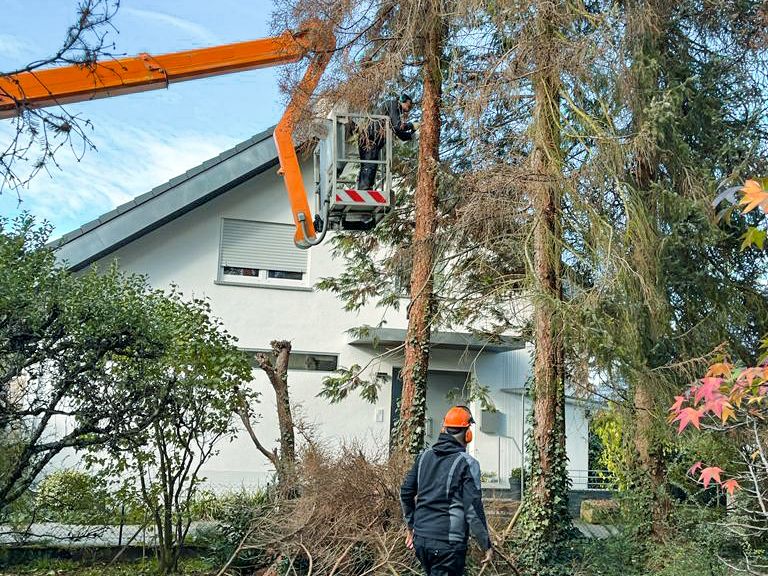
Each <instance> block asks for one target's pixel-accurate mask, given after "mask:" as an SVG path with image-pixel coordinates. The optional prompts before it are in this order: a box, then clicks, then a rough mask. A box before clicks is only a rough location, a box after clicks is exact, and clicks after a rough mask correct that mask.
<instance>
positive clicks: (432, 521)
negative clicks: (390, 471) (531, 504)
mask: <svg viewBox="0 0 768 576" xmlns="http://www.w3.org/2000/svg"><path fill="white" fill-rule="evenodd" d="M400 504H401V506H402V508H403V515H404V516H405V521H406V522H407V523H408V527H409V528H410V529H411V530H413V532H414V535H415V536H416V537H419V538H425V539H428V540H437V541H439V542H445V543H447V544H450V545H451V546H456V547H464V548H466V546H467V540H468V536H469V533H470V532H471V533H472V536H473V537H474V538H475V539H476V540H477V543H478V544H479V545H480V546H481V547H482V548H483V550H487V549H489V548H490V547H491V541H490V538H489V536H488V524H487V522H486V520H485V511H484V510H483V501H482V495H481V493H480V464H479V463H478V461H477V460H475V459H474V458H472V456H470V455H469V454H467V452H466V450H465V448H464V446H462V445H461V444H460V443H459V441H458V440H456V439H455V438H454V437H453V436H451V435H450V434H445V433H443V434H440V437H439V438H438V440H437V443H436V444H435V445H434V446H433V447H432V448H430V449H428V450H425V451H424V452H422V453H421V454H419V456H418V457H417V458H416V462H415V463H414V464H413V467H412V468H411V470H410V471H409V472H408V474H407V475H406V477H405V481H404V482H403V486H402V487H401V488H400Z"/></svg>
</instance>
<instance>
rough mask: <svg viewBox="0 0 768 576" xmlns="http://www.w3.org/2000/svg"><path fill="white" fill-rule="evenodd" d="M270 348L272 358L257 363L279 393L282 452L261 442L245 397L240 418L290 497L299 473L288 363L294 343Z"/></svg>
mask: <svg viewBox="0 0 768 576" xmlns="http://www.w3.org/2000/svg"><path fill="white" fill-rule="evenodd" d="M270 345H271V346H272V354H271V355H268V354H266V353H264V352H258V353H256V355H255V360H256V363H257V364H258V366H259V368H261V370H262V371H263V372H264V373H265V374H266V375H267V378H269V383H270V385H271V386H272V389H273V390H274V392H275V403H276V406H277V422H278V427H279V430H280V441H279V444H280V448H279V450H275V449H272V450H270V449H269V448H267V447H266V446H265V445H264V443H263V442H262V441H261V440H260V439H259V437H258V435H257V434H256V431H255V430H254V427H253V417H254V413H253V409H252V406H251V402H250V401H249V400H248V399H247V398H246V397H245V396H244V395H241V399H240V402H239V405H238V414H239V416H240V419H241V421H242V423H243V426H245V429H246V431H247V432H248V436H249V437H250V438H251V441H252V442H253V444H254V446H256V449H257V450H258V451H259V452H261V453H262V454H263V455H264V456H265V457H266V458H267V460H269V461H270V462H271V463H272V465H273V466H274V467H275V470H276V471H277V478H278V483H279V487H280V488H281V490H283V491H284V492H285V493H288V494H289V493H291V491H292V489H293V484H294V480H295V470H296V434H295V424H294V420H293V414H292V413H291V401H290V395H289V393H288V361H289V359H290V357H291V343H290V342H289V341H288V340H273V341H272V342H270Z"/></svg>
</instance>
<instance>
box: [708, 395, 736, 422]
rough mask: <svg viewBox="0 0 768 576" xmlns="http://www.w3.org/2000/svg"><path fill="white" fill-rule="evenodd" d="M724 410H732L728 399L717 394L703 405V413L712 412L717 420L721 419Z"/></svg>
mask: <svg viewBox="0 0 768 576" xmlns="http://www.w3.org/2000/svg"><path fill="white" fill-rule="evenodd" d="M724 408H733V406H731V403H730V402H728V399H727V398H726V397H725V396H723V395H722V394H719V395H718V396H717V397H715V398H713V399H712V400H708V401H707V403H706V404H704V412H713V413H714V414H715V415H716V416H717V417H718V418H721V419H722V417H723V409H724Z"/></svg>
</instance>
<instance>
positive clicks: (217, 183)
mask: <svg viewBox="0 0 768 576" xmlns="http://www.w3.org/2000/svg"><path fill="white" fill-rule="evenodd" d="M304 173H305V182H306V185H307V189H308V190H312V167H311V162H306V163H305V165H304ZM293 232H294V228H293V224H292V218H291V213H290V209H289V205H288V201H287V198H286V195H285V190H284V185H283V182H282V178H281V177H280V176H279V175H278V174H277V154H276V151H275V146H274V143H273V140H272V137H271V131H268V132H264V133H262V134H259V135H257V136H255V137H253V138H251V139H249V140H247V141H246V142H243V143H242V144H240V145H238V146H237V147H235V148H234V149H232V150H229V151H227V152H224V153H223V154H221V155H219V156H218V157H216V158H213V159H211V160H209V161H207V162H205V163H203V164H202V165H200V166H198V167H196V168H194V169H192V170H190V171H188V172H187V173H185V174H182V175H180V176H178V177H177V178H174V179H173V180H171V181H170V182H168V183H166V184H164V185H162V186H159V187H158V188H155V189H154V190H151V191H149V192H147V193H146V194H143V195H142V196H139V197H137V198H135V199H134V200H132V201H131V202H129V203H127V204H125V205H123V206H120V207H118V208H116V209H115V210H113V211H111V212H109V213H107V214H104V215H103V216H101V217H100V218H98V219H97V220H94V221H93V222H89V223H87V224H85V225H84V226H82V227H81V228H80V229H78V230H75V231H73V232H70V233H68V234H66V235H65V236H63V237H62V238H61V239H60V240H59V241H58V243H57V248H56V253H57V257H58V259H59V260H60V261H61V262H65V263H66V264H67V265H68V266H69V267H70V268H71V269H72V270H82V269H85V268H86V267H88V266H90V265H93V264H95V265H97V266H99V267H102V268H103V267H105V266H108V265H109V264H110V263H112V262H117V264H118V265H119V266H120V268H122V269H123V270H125V271H127V272H133V273H139V274H143V275H145V276H146V277H147V278H148V281H149V283H150V284H151V285H152V286H154V287H157V288H167V287H169V286H170V285H172V284H174V285H176V286H178V287H179V289H180V290H181V291H182V292H183V293H184V294H185V295H188V296H190V297H192V296H194V297H206V298H208V299H209V300H210V303H211V306H212V309H213V313H214V314H215V315H216V316H218V317H220V318H221V319H222V320H223V322H224V325H225V326H226V328H227V330H228V331H229V332H230V333H232V334H233V335H235V336H236V337H237V338H238V341H239V342H238V344H239V346H241V347H242V348H243V349H244V350H247V351H252V352H257V351H264V350H268V349H269V343H270V341H271V340H275V339H279V340H290V341H291V343H292V347H293V352H292V357H291V358H292V359H291V364H290V366H289V389H290V394H291V399H292V403H293V404H295V405H296V409H297V414H298V416H299V417H300V418H302V419H303V420H304V421H305V422H306V423H308V424H309V425H311V426H313V427H314V430H315V433H316V434H317V435H318V436H319V437H320V438H322V439H323V440H325V441H327V442H330V443H340V442H350V441H355V442H356V443H359V444H360V443H362V445H364V446H365V447H366V449H368V450H369V451H370V452H372V453H382V452H385V451H386V450H388V446H389V440H390V433H391V429H392V426H393V424H394V421H395V419H396V414H397V410H396V407H397V402H398V399H399V394H400V391H401V382H400V379H399V373H400V369H401V368H402V364H403V357H402V354H401V353H398V352H397V351H396V350H397V349H398V347H399V346H400V345H401V344H402V342H403V339H404V337H405V330H406V326H407V319H406V316H405V310H406V306H405V303H404V305H403V306H401V307H400V310H392V309H387V310H383V309H381V308H377V307H375V306H373V305H370V306H365V307H363V308H362V309H361V310H359V311H358V312H347V311H344V309H343V306H342V304H341V302H340V301H339V300H338V299H337V298H336V297H335V296H334V295H333V294H331V293H329V292H324V291H320V290H317V289H315V288H314V286H315V284H316V283H317V282H318V280H320V279H321V278H323V277H327V276H333V275H335V274H337V273H339V272H340V271H341V270H342V266H343V262H341V261H339V260H336V259H334V258H333V257H332V254H331V251H330V246H329V243H328V242H327V241H326V243H325V244H323V245H321V246H318V247H315V248H312V249H311V250H299V249H297V248H295V247H294V245H293V242H292V239H293ZM382 320H383V321H384V324H381V323H382ZM362 325H368V326H379V325H381V326H383V327H381V328H377V329H374V330H373V331H372V332H371V334H370V335H368V336H366V337H364V338H362V337H354V336H351V335H350V334H349V333H348V330H349V329H351V328H354V327H358V326H362ZM374 344H375V345H374ZM388 350H395V352H393V353H390V354H385V355H382V352H385V351H388ZM530 363H531V349H530V347H529V346H527V345H526V344H525V343H524V342H522V341H520V340H517V339H515V338H508V339H505V340H504V341H503V342H495V343H493V344H490V343H488V342H483V341H482V340H479V339H478V338H477V337H475V336H472V335H470V334H468V333H463V332H438V333H436V334H434V335H433V345H432V350H431V356H430V372H429V377H428V396H427V403H428V414H427V417H428V422H427V438H428V442H432V441H434V440H435V439H436V437H437V434H438V433H439V430H440V421H441V419H442V416H443V414H444V413H445V411H446V410H447V409H448V407H449V406H450V405H451V404H452V400H451V399H450V398H449V396H450V395H451V393H453V394H458V395H460V394H461V390H462V388H463V387H464V385H465V383H466V382H468V381H469V379H470V378H473V379H475V380H476V381H477V382H478V383H479V384H481V385H483V386H487V387H488V388H489V390H490V395H491V399H492V400H493V402H494V404H495V406H496V408H497V409H498V411H497V412H496V413H488V412H483V411H482V409H481V407H480V406H479V405H476V403H475V404H473V405H471V406H470V407H471V409H472V410H473V413H474V414H475V418H476V420H477V422H478V424H477V426H476V431H475V439H474V440H473V442H472V443H471V445H470V446H469V447H468V450H469V451H470V453H471V454H473V455H474V456H475V457H476V458H477V459H478V460H479V461H480V463H481V467H482V470H483V472H484V475H485V478H486V479H487V482H486V483H487V484H489V485H491V486H494V485H495V486H504V485H506V484H507V478H508V477H509V473H510V471H511V470H512V469H513V468H518V467H520V466H521V464H522V460H521V458H522V445H523V442H522V438H523V437H524V435H525V426H526V425H528V424H526V419H525V418H524V414H526V413H527V412H528V411H529V409H530V399H528V398H526V395H525V394H524V387H525V384H526V381H527V380H528V378H529V373H530ZM354 364H357V365H360V366H368V369H367V375H368V376H369V377H376V376H377V375H378V376H379V377H380V378H381V381H382V382H383V385H382V389H381V393H380V394H379V397H378V399H377V401H376V402H374V403H373V404H371V403H369V402H367V401H365V400H363V399H362V398H360V397H359V396H358V395H357V394H355V393H353V394H350V396H349V397H348V398H347V399H345V400H344V401H342V402H340V403H337V404H330V403H329V402H328V401H327V400H325V399H323V398H320V397H318V392H320V389H321V383H322V380H323V378H324V377H325V376H327V375H329V374H331V373H332V372H333V371H334V370H336V369H337V368H341V367H349V366H352V365H354ZM253 376H254V379H253V383H252V385H253V386H254V387H255V388H256V389H257V390H259V391H260V392H261V393H262V396H261V407H260V413H261V418H260V419H259V421H258V423H257V424H256V432H257V434H258V435H259V436H260V438H261V439H262V443H264V444H266V445H274V444H276V439H277V438H278V427H277V417H276V414H275V406H274V405H275V402H274V394H273V392H272V389H271V387H270V386H269V382H268V380H267V378H266V376H265V375H264V374H263V373H261V371H260V370H258V369H254V373H253ZM566 426H567V452H568V457H569V465H568V466H569V471H570V472H571V477H572V480H573V482H574V487H576V488H578V487H580V484H581V483H584V484H585V486H584V487H586V480H585V479H586V470H587V468H588V458H587V454H588V449H587V445H588V441H587V440H588V409H587V407H586V406H585V405H583V404H581V403H578V402H576V401H569V402H568V404H567V407H566ZM271 473H272V472H271V469H270V464H269V462H268V461H267V460H266V459H265V458H264V457H263V456H262V455H261V454H260V453H259V452H258V451H257V450H256V449H255V447H254V446H253V445H252V444H251V440H250V439H249V438H248V435H247V434H245V433H243V434H241V435H239V436H238V438H237V439H236V440H235V441H234V442H232V443H223V444H222V445H221V451H220V453H219V455H218V456H216V457H215V458H214V459H213V460H212V461H211V462H210V463H209V464H208V466H207V468H206V469H205V474H206V476H207V477H208V479H209V481H210V482H211V485H212V486H218V487H221V486H233V487H234V486H238V485H243V484H245V485H252V484H259V483H264V482H266V481H267V480H268V479H269V478H270V477H271Z"/></svg>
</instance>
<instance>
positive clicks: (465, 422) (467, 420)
mask: <svg viewBox="0 0 768 576" xmlns="http://www.w3.org/2000/svg"><path fill="white" fill-rule="evenodd" d="M474 423H475V419H474V418H472V412H470V411H469V408H467V407H466V406H454V407H453V408H451V409H450V410H448V413H447V414H446V415H445V419H444V420H443V429H445V428H465V429H466V430H465V432H464V440H465V441H466V443H467V444H469V443H470V442H472V438H473V437H474V436H473V434H472V430H470V428H469V427H470V426H471V425H472V424H474Z"/></svg>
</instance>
